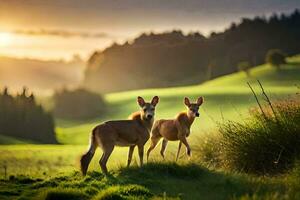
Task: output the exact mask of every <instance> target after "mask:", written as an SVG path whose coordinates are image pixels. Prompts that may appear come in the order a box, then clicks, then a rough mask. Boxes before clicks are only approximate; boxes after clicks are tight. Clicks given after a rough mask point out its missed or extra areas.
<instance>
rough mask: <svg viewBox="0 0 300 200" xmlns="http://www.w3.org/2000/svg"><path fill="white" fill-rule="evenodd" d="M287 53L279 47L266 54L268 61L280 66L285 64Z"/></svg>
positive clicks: (277, 66)
mask: <svg viewBox="0 0 300 200" xmlns="http://www.w3.org/2000/svg"><path fill="white" fill-rule="evenodd" d="M285 57H286V56H285V54H284V53H283V52H282V51H281V50H279V49H271V50H269V51H268V53H267V55H266V62H267V63H269V64H271V65H272V66H274V67H276V68H280V65H282V64H285V63H286V61H285Z"/></svg>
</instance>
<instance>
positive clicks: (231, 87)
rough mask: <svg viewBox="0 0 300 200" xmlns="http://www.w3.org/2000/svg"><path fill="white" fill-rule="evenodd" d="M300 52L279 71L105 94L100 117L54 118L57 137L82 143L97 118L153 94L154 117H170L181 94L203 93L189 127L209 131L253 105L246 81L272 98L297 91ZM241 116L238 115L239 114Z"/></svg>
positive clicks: (131, 107)
mask: <svg viewBox="0 0 300 200" xmlns="http://www.w3.org/2000/svg"><path fill="white" fill-rule="evenodd" d="M299 63H300V56H295V57H291V58H289V59H288V64H287V65H285V66H284V67H283V69H282V70H281V71H280V72H277V71H276V70H275V69H273V68H272V67H270V66H269V65H261V66H258V67H255V68H253V69H252V70H251V72H250V73H251V77H250V78H247V76H246V74H245V73H244V72H238V73H234V74H231V75H227V76H224V77H220V78H217V79H214V80H212V81H208V82H206V83H204V84H200V85H195V86H187V87H173V88H164V89H146V90H136V91H129V92H120V93H112V94H107V95H106V99H107V101H108V103H109V109H110V112H109V113H108V115H107V116H106V117H104V118H101V119H95V120H91V121H88V122H87V121H82V122H79V121H65V120H58V121H57V133H58V140H59V141H60V142H62V143H68V144H74V143H75V144H86V143H87V142H88V135H89V133H90V131H91V130H92V128H93V127H94V126H95V125H96V124H98V123H100V122H101V121H104V120H108V119H124V118H127V117H128V115H129V114H130V113H131V112H134V111H136V110H137V109H138V106H137V103H136V97H137V96H143V97H145V98H146V99H148V100H149V99H150V98H152V96H154V95H158V96H159V97H160V103H159V104H158V107H157V113H156V114H157V116H156V118H157V119H159V118H171V117H173V116H175V115H176V113H178V112H179V111H182V110H184V109H185V107H184V105H183V97H184V96H188V97H190V98H191V99H192V100H193V101H195V100H196V98H197V97H198V96H204V98H205V103H204V104H203V107H201V109H200V118H199V119H197V120H196V122H195V124H194V125H193V127H192V131H193V133H192V135H194V136H195V135H198V134H202V133H205V132H207V131H208V130H209V131H211V129H212V128H215V127H216V122H217V121H221V120H223V118H224V119H226V120H237V119H242V117H246V114H247V111H248V109H249V107H251V106H254V105H256V102H255V99H254V97H253V95H252V93H251V91H250V89H249V88H248V86H247V84H246V82H247V81H249V82H251V83H252V84H253V85H254V86H255V87H254V88H255V89H256V91H257V92H258V93H260V89H259V88H258V87H257V84H256V79H259V80H260V81H261V82H262V84H263V85H264V86H265V89H266V91H267V92H268V94H269V95H270V97H271V99H272V100H275V99H277V98H282V97H286V96H287V95H292V94H295V93H296V92H298V91H299V89H297V87H296V85H298V87H299V84H300V64H299ZM241 116H242V117H241Z"/></svg>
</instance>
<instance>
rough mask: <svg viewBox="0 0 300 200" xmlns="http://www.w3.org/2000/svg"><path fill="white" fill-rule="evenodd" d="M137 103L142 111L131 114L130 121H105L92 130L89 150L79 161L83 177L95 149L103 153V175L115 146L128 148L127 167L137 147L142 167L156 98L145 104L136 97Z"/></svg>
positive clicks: (101, 164)
mask: <svg viewBox="0 0 300 200" xmlns="http://www.w3.org/2000/svg"><path fill="white" fill-rule="evenodd" d="M138 103H139V105H140V107H141V108H142V109H141V111H140V112H135V113H133V114H131V116H130V119H128V120H117V121H107V122H104V123H103V124H100V125H98V126H97V127H95V128H94V129H93V132H92V135H91V140H90V146H89V150H88V151H87V152H86V153H85V154H84V155H82V157H81V160H80V162H81V172H82V174H83V175H85V174H86V172H87V169H88V166H89V163H90V161H91V159H92V157H93V155H94V153H95V151H96V148H97V147H100V148H101V149H102V151H103V154H102V157H101V159H100V161H99V164H100V167H101V169H102V172H103V173H107V167H106V163H107V160H108V159H109V157H110V155H111V153H112V151H113V149H114V147H115V146H129V154H128V162H127V166H129V165H130V163H131V159H132V154H133V151H134V147H135V146H137V147H138V151H139V157H140V165H143V154H144V145H145V143H146V142H147V141H148V139H149V137H150V130H151V127H152V125H153V117H154V108H155V106H156V104H157V103H158V97H157V96H156V97H153V99H152V102H151V103H146V102H145V101H144V99H143V98H141V97H138Z"/></svg>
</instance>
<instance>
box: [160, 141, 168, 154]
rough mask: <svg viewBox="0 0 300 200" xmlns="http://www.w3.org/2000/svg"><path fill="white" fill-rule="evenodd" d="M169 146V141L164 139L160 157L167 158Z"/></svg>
mask: <svg viewBox="0 0 300 200" xmlns="http://www.w3.org/2000/svg"><path fill="white" fill-rule="evenodd" d="M167 144H168V140H167V139H165V138H164V139H163V141H162V143H161V150H160V155H161V156H162V157H163V158H165V150H166V147H167Z"/></svg>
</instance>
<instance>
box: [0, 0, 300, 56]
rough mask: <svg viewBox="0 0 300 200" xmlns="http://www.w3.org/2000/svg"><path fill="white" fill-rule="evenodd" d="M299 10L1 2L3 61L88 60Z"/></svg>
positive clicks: (281, 5) (231, 1)
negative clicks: (137, 44) (99, 53)
mask: <svg viewBox="0 0 300 200" xmlns="http://www.w3.org/2000/svg"><path fill="white" fill-rule="evenodd" d="M295 8H300V1H299V0H251V1H249V0H224V1H220V0H190V1H183V0H168V1H158V0H148V1H146V0H113V1H104V0H86V1H82V0H0V56H1V55H4V56H12V57H30V58H38V59H61V58H63V59H70V58H71V57H72V56H73V54H79V55H81V56H82V57H83V58H87V56H88V55H90V54H91V53H92V51H93V50H95V49H103V48H105V47H107V46H108V45H110V44H111V43H112V42H123V41H124V40H127V39H133V38H134V37H135V36H137V35H139V34H140V33H142V32H149V31H156V32H161V31H166V30H171V29H174V28H176V29H181V30H183V31H184V32H185V33H188V32H190V31H200V32H202V33H203V34H205V35H207V34H209V33H210V32H211V31H220V30H223V29H224V28H225V27H226V26H228V25H229V24H230V23H231V22H233V21H235V22H238V21H239V20H240V18H241V17H253V16H255V15H259V16H263V15H265V16H269V15H271V14H272V13H274V12H278V13H281V12H285V13H288V12H291V11H292V10H294V9H295Z"/></svg>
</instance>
